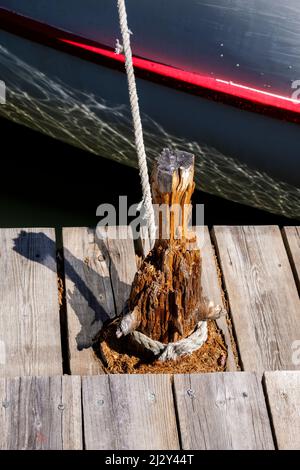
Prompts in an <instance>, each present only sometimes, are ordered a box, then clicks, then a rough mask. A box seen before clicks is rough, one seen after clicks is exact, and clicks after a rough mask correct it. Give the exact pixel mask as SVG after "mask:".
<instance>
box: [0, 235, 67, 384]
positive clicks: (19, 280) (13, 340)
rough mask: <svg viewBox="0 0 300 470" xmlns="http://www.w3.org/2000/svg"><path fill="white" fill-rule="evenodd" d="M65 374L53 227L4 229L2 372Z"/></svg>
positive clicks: (0, 260)
mask: <svg viewBox="0 0 300 470" xmlns="http://www.w3.org/2000/svg"><path fill="white" fill-rule="evenodd" d="M61 373H62V355H61V338H60V319H59V304H58V289H57V272H56V246H55V233H54V229H47V228H43V229H38V228H30V229H1V230H0V376H3V377H9V376H10V377H11V376H17V375H56V374H61Z"/></svg>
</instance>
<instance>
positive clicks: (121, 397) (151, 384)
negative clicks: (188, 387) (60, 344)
mask: <svg viewBox="0 0 300 470" xmlns="http://www.w3.org/2000/svg"><path fill="white" fill-rule="evenodd" d="M82 381H83V382H82V393H83V416H84V435H85V445H86V448H87V449H116V450H124V449H130V450H133V449H161V450H163V449H178V448H179V442H178V435H177V428H176V418H175V410H174V403H173V397H172V390H171V382H170V376H168V375H105V376H104V375H102V376H97V377H95V376H94V377H83V379H82Z"/></svg>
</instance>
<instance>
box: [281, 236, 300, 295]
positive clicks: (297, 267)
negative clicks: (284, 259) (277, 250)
mask: <svg viewBox="0 0 300 470" xmlns="http://www.w3.org/2000/svg"><path fill="white" fill-rule="evenodd" d="M282 235H283V240H284V242H285V247H286V251H287V254H288V257H289V260H290V263H291V266H292V270H293V273H294V276H295V281H296V284H297V287H298V292H299V294H300V227H284V228H283V230H282Z"/></svg>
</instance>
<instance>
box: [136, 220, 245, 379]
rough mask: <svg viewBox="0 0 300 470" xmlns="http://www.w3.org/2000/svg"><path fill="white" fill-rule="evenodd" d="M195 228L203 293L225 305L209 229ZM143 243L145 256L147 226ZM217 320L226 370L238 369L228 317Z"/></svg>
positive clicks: (143, 229) (143, 234)
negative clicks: (224, 346)
mask: <svg viewBox="0 0 300 470" xmlns="http://www.w3.org/2000/svg"><path fill="white" fill-rule="evenodd" d="M194 230H195V232H196V234H197V240H198V245H199V248H200V250H201V256H202V288H203V294H204V296H205V297H207V298H208V299H209V300H212V301H213V302H214V303H215V304H216V305H217V304H220V305H223V306H224V302H223V297H222V288H221V285H220V281H219V275H218V272H217V265H216V259H215V254H214V250H213V247H212V243H211V239H210V235H209V230H208V228H207V227H206V226H197V227H194ZM141 245H142V248H143V250H144V256H147V254H148V252H149V250H150V244H149V236H148V234H147V230H146V229H145V227H143V228H142V229H141ZM216 322H217V325H218V327H219V328H220V330H221V331H222V333H223V335H224V340H225V343H226V345H227V348H228V357H227V364H226V370H228V371H235V370H237V364H236V360H235V357H234V353H233V348H232V339H231V336H230V332H229V328H228V323H227V318H226V317H221V318H219V319H218V320H217V321H216Z"/></svg>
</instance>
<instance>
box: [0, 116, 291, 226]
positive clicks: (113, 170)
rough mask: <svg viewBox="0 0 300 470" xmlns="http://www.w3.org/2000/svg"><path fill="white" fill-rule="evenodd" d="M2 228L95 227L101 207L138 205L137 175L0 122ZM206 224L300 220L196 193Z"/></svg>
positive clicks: (7, 122)
mask: <svg viewBox="0 0 300 470" xmlns="http://www.w3.org/2000/svg"><path fill="white" fill-rule="evenodd" d="M0 126H1V127H0V128H1V150H2V151H1V170H2V171H1V176H2V177H1V186H0V226H1V227H34V226H36V227H43V226H50V227H62V226H95V225H96V224H97V222H98V221H99V219H98V218H97V217H96V208H97V206H98V205H99V204H101V203H104V202H106V203H112V204H115V205H117V204H118V197H119V195H127V196H128V202H129V203H130V204H132V203H135V202H139V201H140V200H141V191H140V182H139V175H138V172H137V170H135V169H133V168H130V167H126V166H124V165H121V164H119V163H117V162H114V161H112V160H107V159H104V158H99V157H98V156H96V155H93V154H90V153H89V152H85V151H83V150H79V149H78V148H75V147H73V146H71V145H67V144H63V143H61V142H58V141H56V140H54V139H52V138H50V137H47V136H45V135H42V134H40V133H38V132H35V131H32V130H30V129H27V128H25V127H23V126H20V125H17V124H13V123H11V122H9V121H7V120H6V119H0ZM193 200H194V202H195V203H202V204H204V205H205V223H206V224H208V225H213V224H215V225H220V224H222V225H229V224H236V225H239V224H241V225H244V224H245V225H246V224H279V225H295V224H299V221H298V222H297V221H296V220H293V219H287V218H285V217H281V216H276V215H273V214H270V213H268V212H264V211H262V210H258V209H254V208H250V207H247V206H244V205H241V204H237V203H233V202H230V201H227V200H225V199H223V198H219V197H216V196H211V195H208V194H206V193H204V192H201V191H196V192H195V194H194V198H193Z"/></svg>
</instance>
